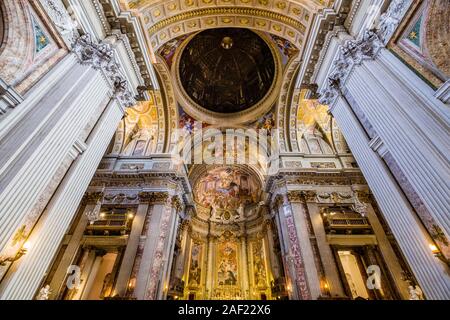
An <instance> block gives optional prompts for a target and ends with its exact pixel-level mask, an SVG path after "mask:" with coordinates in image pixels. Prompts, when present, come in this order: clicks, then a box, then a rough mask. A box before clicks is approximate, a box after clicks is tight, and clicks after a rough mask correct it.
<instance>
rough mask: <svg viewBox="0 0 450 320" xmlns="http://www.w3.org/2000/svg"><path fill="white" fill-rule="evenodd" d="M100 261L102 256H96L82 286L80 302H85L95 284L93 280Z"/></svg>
mask: <svg viewBox="0 0 450 320" xmlns="http://www.w3.org/2000/svg"><path fill="white" fill-rule="evenodd" d="M94 252H95V251H94ZM102 261H103V256H101V255H97V254H96V256H95V259H94V263H93V264H92V268H91V270H90V272H89V275H88V277H87V279H86V285H85V286H84V289H83V294H82V295H81V298H80V300H87V299H88V298H89V295H90V293H91V290H92V286H93V285H94V283H95V278H96V277H97V273H98V270H99V269H100V265H101V264H102Z"/></svg>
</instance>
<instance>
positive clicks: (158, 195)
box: [139, 192, 169, 203]
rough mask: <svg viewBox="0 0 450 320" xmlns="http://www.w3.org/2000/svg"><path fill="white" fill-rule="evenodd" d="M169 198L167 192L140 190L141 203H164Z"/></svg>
mask: <svg viewBox="0 0 450 320" xmlns="http://www.w3.org/2000/svg"><path fill="white" fill-rule="evenodd" d="M168 199H169V194H168V193H167V192H140V193H139V200H140V201H141V202H143V203H165V202H167V200H168Z"/></svg>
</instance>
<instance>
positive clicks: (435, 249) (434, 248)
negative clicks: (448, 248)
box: [428, 243, 450, 266]
mask: <svg viewBox="0 0 450 320" xmlns="http://www.w3.org/2000/svg"><path fill="white" fill-rule="evenodd" d="M428 247H429V248H430V250H431V253H433V255H434V256H435V257H436V258H438V259H439V260H441V261H442V262H444V263H445V264H446V265H448V266H450V260H448V259H447V258H446V257H445V256H444V255H443V254H442V252H441V250H439V248H438V247H437V246H436V245H435V244H434V243H430V244H429V245H428Z"/></svg>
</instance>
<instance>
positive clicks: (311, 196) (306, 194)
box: [288, 190, 317, 202]
mask: <svg viewBox="0 0 450 320" xmlns="http://www.w3.org/2000/svg"><path fill="white" fill-rule="evenodd" d="M288 199H289V201H290V202H315V201H316V199H317V194H316V192H315V191H313V190H306V191H299V190H296V191H289V192H288Z"/></svg>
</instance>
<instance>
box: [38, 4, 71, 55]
mask: <svg viewBox="0 0 450 320" xmlns="http://www.w3.org/2000/svg"><path fill="white" fill-rule="evenodd" d="M40 2H41V4H42V6H43V7H44V9H45V11H46V12H47V14H48V16H49V17H50V19H51V20H52V22H53V24H54V25H55V26H56V28H57V29H58V32H59V33H60V35H61V37H62V38H63V39H64V42H65V43H66V45H67V46H68V47H69V48H70V47H71V45H72V43H73V42H74V41H75V39H76V38H77V37H78V36H79V34H78V22H77V21H76V20H74V19H73V18H72V17H71V16H70V14H69V13H68V12H67V9H66V7H65V6H64V4H63V2H62V1H61V0H40Z"/></svg>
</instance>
